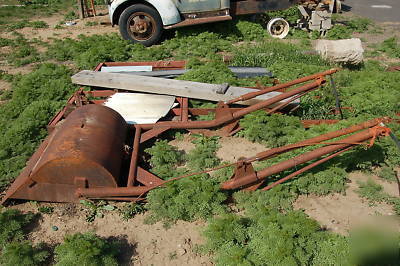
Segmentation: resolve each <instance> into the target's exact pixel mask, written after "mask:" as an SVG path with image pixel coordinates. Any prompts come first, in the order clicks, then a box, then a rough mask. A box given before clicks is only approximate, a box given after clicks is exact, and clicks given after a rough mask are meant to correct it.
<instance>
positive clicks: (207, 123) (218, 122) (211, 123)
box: [140, 79, 325, 130]
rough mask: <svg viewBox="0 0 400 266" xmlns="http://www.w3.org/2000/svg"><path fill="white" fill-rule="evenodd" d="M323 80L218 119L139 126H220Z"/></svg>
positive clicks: (318, 84) (192, 127)
mask: <svg viewBox="0 0 400 266" xmlns="http://www.w3.org/2000/svg"><path fill="white" fill-rule="evenodd" d="M324 82H325V80H324V79H318V80H316V81H314V82H312V83H309V84H305V85H303V86H300V87H298V88H295V89H293V90H291V91H288V92H285V93H282V94H280V95H277V96H275V97H272V98H270V99H268V100H265V101H262V102H259V103H257V104H254V105H251V106H248V107H246V108H243V109H239V110H237V111H235V112H234V113H233V114H232V116H224V117H221V118H218V119H214V120H210V121H187V122H181V121H161V122H158V123H156V124H141V125H140V126H141V127H142V129H144V130H149V129H153V128H154V129H156V128H163V127H170V128H172V129H198V128H201V129H204V128H212V127H217V126H221V125H223V124H226V123H229V122H232V121H235V120H237V119H239V118H242V117H243V116H245V115H247V114H249V113H251V112H254V111H257V110H260V109H264V108H266V107H268V106H270V105H272V104H275V103H277V102H280V101H282V100H285V99H288V98H290V97H292V96H295V95H297V94H299V93H303V92H307V91H309V90H312V89H315V88H317V87H319V86H321V85H322V84H323V83H324Z"/></svg>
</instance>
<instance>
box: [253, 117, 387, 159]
mask: <svg viewBox="0 0 400 266" xmlns="http://www.w3.org/2000/svg"><path fill="white" fill-rule="evenodd" d="M388 120H389V118H387V117H384V118H375V119H372V120H369V121H366V122H364V123H361V124H358V125H354V126H351V127H349V128H344V129H339V130H336V131H333V132H328V133H326V134H323V135H320V136H317V137H314V138H310V139H306V140H303V141H300V142H298V143H294V144H290V145H286V146H283V147H278V148H274V149H270V150H267V151H264V152H260V153H258V154H257V155H256V156H255V157H252V158H249V159H253V160H254V159H256V160H264V159H267V158H270V157H272V156H276V155H279V154H281V153H284V152H287V151H290V150H293V149H297V148H299V147H303V146H304V145H308V144H311V143H319V142H322V141H326V140H330V139H334V138H337V137H340V136H344V135H348V134H351V133H354V132H357V131H360V130H363V129H366V128H370V127H374V126H376V125H379V124H380V123H381V122H382V121H388Z"/></svg>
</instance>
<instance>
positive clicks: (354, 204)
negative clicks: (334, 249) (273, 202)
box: [294, 172, 400, 235]
mask: <svg viewBox="0 0 400 266" xmlns="http://www.w3.org/2000/svg"><path fill="white" fill-rule="evenodd" d="M368 178H369V176H367V175H366V174H363V173H361V172H354V173H351V174H350V175H349V180H350V183H349V184H348V188H347V190H346V192H345V193H344V194H337V193H336V194H331V195H328V196H325V197H318V196H315V195H308V196H300V197H299V198H298V199H297V201H296V202H295V203H294V208H295V209H302V210H304V211H305V213H306V214H307V215H309V216H310V217H311V218H313V219H315V220H317V221H318V222H319V223H320V224H321V225H322V226H323V227H325V228H326V229H328V230H331V231H333V232H336V233H339V234H344V235H346V234H347V233H348V231H349V230H350V229H351V228H355V227H359V226H362V225H364V224H370V223H374V221H379V223H383V222H385V223H388V224H389V225H392V226H394V227H395V228H396V229H397V230H399V229H400V219H399V217H398V216H396V215H395V213H394V211H393V208H392V206H390V205H388V204H386V203H377V204H370V203H369V202H368V200H366V199H363V198H361V197H360V196H359V195H358V193H357V192H356V190H357V189H358V187H359V186H358V183H357V182H358V181H363V182H365V181H367V179H368ZM371 178H372V179H373V180H374V181H375V182H376V183H378V184H380V185H382V186H383V188H384V191H385V192H387V193H388V194H389V195H391V196H396V197H399V196H400V194H399V193H400V191H399V187H398V185H397V183H389V182H386V181H384V180H382V179H380V178H378V177H376V176H371Z"/></svg>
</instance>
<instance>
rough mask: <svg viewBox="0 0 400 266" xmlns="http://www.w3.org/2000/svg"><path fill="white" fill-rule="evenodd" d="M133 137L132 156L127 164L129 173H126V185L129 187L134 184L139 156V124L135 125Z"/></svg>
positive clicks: (140, 131)
mask: <svg viewBox="0 0 400 266" xmlns="http://www.w3.org/2000/svg"><path fill="white" fill-rule="evenodd" d="M135 129H136V130H135V137H134V140H133V149H132V157H131V163H130V165H129V174H128V183H127V187H131V186H133V185H134V184H135V179H136V173H137V162H138V157H139V148H140V147H139V146H140V137H141V135H142V128H141V127H140V126H135Z"/></svg>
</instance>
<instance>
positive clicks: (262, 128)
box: [238, 110, 302, 147]
mask: <svg viewBox="0 0 400 266" xmlns="http://www.w3.org/2000/svg"><path fill="white" fill-rule="evenodd" d="M240 126H241V127H242V128H243V130H241V131H240V132H239V133H238V135H239V136H243V137H245V138H247V139H248V140H250V141H253V142H260V143H265V144H267V145H268V146H269V147H279V146H284V145H286V144H288V142H289V139H288V138H289V136H290V135H291V134H292V133H293V131H295V130H298V129H300V128H302V124H301V122H300V119H299V118H297V117H294V116H283V115H279V114H272V115H268V114H266V112H265V111H263V110H260V111H257V112H253V113H251V114H248V115H246V116H245V117H244V118H242V119H241V120H240Z"/></svg>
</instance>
